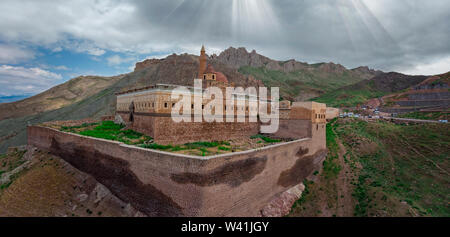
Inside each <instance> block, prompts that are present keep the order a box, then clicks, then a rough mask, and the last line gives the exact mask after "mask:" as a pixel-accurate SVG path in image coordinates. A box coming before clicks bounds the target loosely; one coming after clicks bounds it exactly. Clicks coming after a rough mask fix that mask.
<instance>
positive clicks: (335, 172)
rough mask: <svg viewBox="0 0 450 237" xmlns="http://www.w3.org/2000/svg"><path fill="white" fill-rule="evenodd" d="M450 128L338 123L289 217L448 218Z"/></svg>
mask: <svg viewBox="0 0 450 237" xmlns="http://www.w3.org/2000/svg"><path fill="white" fill-rule="evenodd" d="M449 128H450V125H448V124H417V125H401V124H394V123H391V122H386V121H378V122H365V121H362V120H353V119H339V120H335V121H333V122H332V123H330V124H328V125H327V147H328V149H329V155H328V156H327V158H326V161H325V163H324V168H323V171H321V172H317V173H316V177H315V179H313V180H312V181H311V180H309V181H305V184H306V189H305V192H304V194H303V196H302V197H301V199H300V200H298V201H297V202H296V204H294V208H293V210H292V213H291V214H290V215H291V216H443V217H444V216H449V215H450V207H449V205H448V203H449V202H450V191H449V189H448V187H449V185H450V174H449V172H450V163H449V160H448V157H449V154H450V153H449V149H448V148H449V147H450V129H449Z"/></svg>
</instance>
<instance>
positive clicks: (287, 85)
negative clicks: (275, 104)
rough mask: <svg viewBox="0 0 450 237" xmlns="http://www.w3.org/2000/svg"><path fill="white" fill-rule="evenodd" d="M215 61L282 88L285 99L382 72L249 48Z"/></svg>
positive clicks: (314, 93) (309, 95)
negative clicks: (285, 57) (273, 56)
mask: <svg viewBox="0 0 450 237" xmlns="http://www.w3.org/2000/svg"><path fill="white" fill-rule="evenodd" d="M210 60H211V61H212V62H220V63H223V64H225V65H228V66H230V67H232V68H235V69H238V71H239V72H240V73H242V74H244V75H251V76H253V77H254V78H256V79H257V80H260V81H262V82H263V83H264V85H266V86H269V87H272V86H277V87H280V94H281V96H282V97H283V98H285V99H289V100H293V101H302V100H307V99H310V98H313V97H317V96H319V95H321V94H323V93H326V92H329V91H332V90H334V89H337V88H340V87H342V86H347V85H351V84H354V83H357V82H360V81H362V80H365V79H370V78H372V77H374V76H375V75H378V74H381V72H380V71H375V70H371V69H369V68H368V67H358V68H355V69H351V70H349V69H346V68H345V67H344V66H342V65H340V64H335V63H318V64H308V63H304V62H298V61H295V60H293V59H291V60H287V61H276V60H272V59H270V58H267V57H265V56H263V55H260V54H258V53H256V51H255V50H253V51H252V52H250V53H249V52H248V51H247V50H246V49H245V48H238V49H236V48H232V47H231V48H229V49H227V50H225V51H223V52H222V53H221V54H220V55H219V56H217V55H212V56H211V57H210Z"/></svg>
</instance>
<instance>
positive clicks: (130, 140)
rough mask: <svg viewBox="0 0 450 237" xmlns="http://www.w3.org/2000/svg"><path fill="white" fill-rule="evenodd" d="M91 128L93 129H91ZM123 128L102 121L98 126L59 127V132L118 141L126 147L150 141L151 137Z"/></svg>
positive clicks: (93, 124)
mask: <svg viewBox="0 0 450 237" xmlns="http://www.w3.org/2000/svg"><path fill="white" fill-rule="evenodd" d="M95 125H98V126H95ZM92 126H95V127H94V128H91V127H92ZM124 127H125V126H124V125H121V124H115V123H114V122H113V121H103V122H101V123H100V124H98V123H90V124H83V125H80V126H73V127H61V130H62V131H67V132H74V133H78V134H80V135H83V136H88V137H95V138H102V139H107V140H113V141H119V142H123V143H125V144H128V145H138V144H143V143H145V142H148V141H151V140H152V138H151V137H149V136H145V135H144V134H142V133H139V132H136V131H134V130H130V129H128V130H123V128H124ZM83 128H85V129H83ZM89 128H91V129H89Z"/></svg>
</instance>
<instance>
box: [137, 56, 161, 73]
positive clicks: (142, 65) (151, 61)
mask: <svg viewBox="0 0 450 237" xmlns="http://www.w3.org/2000/svg"><path fill="white" fill-rule="evenodd" d="M160 61H161V60H159V59H146V60H144V61H142V62H138V63H136V67H135V68H134V71H135V72H137V71H140V70H142V69H145V68H148V67H150V66H151V65H155V64H158V63H159V62H160Z"/></svg>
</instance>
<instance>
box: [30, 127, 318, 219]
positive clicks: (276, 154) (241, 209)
mask: <svg viewBox="0 0 450 237" xmlns="http://www.w3.org/2000/svg"><path fill="white" fill-rule="evenodd" d="M317 128H318V130H314V129H313V131H312V132H313V138H312V139H310V138H306V139H301V140H296V141H292V142H288V143H282V144H277V145H272V146H268V147H264V148H260V149H257V150H250V151H245V152H237V153H230V154H225V155H218V156H211V157H194V156H186V155H178V154H173V153H167V152H160V151H155V150H149V149H142V148H138V147H134V146H128V145H125V144H123V143H118V142H113V141H108V140H103V139H96V138H90V137H85V136H81V135H78V134H71V133H66V132H61V131H58V130H55V129H52V128H47V127H40V126H29V127H28V129H27V130H28V144H29V145H33V146H36V147H39V148H41V149H45V150H48V151H50V152H51V153H53V154H55V155H58V156H60V157H61V158H63V159H64V160H66V161H68V162H69V163H71V164H72V165H73V166H74V167H76V168H77V169H79V170H81V171H83V172H86V173H89V174H91V175H92V176H94V177H95V178H96V179H97V180H98V181H99V182H100V183H102V184H104V185H105V186H107V187H108V188H109V189H110V190H111V191H112V192H113V193H114V194H115V195H116V196H117V197H119V198H120V199H122V200H124V201H126V202H129V203H132V205H133V206H134V207H135V208H137V209H138V210H140V211H142V212H144V213H146V214H147V215H150V216H259V215H260V214H261V213H260V210H262V209H263V208H264V206H265V205H266V204H267V203H268V202H269V201H270V200H272V199H273V198H274V197H276V196H278V195H280V194H281V193H282V192H284V191H286V190H288V189H290V188H291V187H293V186H295V185H297V184H299V183H301V182H302V181H303V180H304V179H305V178H306V177H307V176H309V175H311V174H312V173H313V172H314V171H315V170H318V169H319V168H320V167H321V164H322V161H323V159H324V158H325V156H326V147H325V146H324V141H325V139H323V138H324V136H325V130H324V127H317ZM319 130H320V131H319ZM319 135H321V137H320V136H319ZM314 136H317V139H323V142H317V140H316V137H314Z"/></svg>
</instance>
